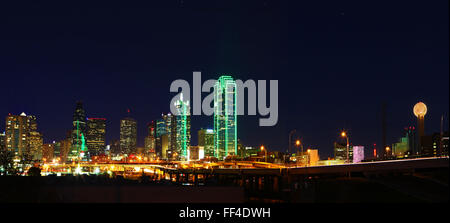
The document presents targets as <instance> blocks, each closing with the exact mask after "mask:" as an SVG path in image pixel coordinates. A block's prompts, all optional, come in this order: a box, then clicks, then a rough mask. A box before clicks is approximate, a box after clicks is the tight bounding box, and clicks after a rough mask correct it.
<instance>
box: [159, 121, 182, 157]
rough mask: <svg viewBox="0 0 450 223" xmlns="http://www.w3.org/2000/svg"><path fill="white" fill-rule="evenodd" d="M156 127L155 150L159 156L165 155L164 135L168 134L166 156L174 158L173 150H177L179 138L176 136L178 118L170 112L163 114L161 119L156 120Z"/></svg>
mask: <svg viewBox="0 0 450 223" xmlns="http://www.w3.org/2000/svg"><path fill="white" fill-rule="evenodd" d="M155 127H156V129H155V152H156V155H157V156H159V157H163V154H162V136H164V135H166V136H167V151H166V155H165V156H164V158H172V154H173V152H176V151H177V150H176V148H177V138H176V136H177V135H176V119H175V117H174V116H173V115H172V114H170V113H168V114H164V113H163V114H162V115H161V119H158V120H156V126H155Z"/></svg>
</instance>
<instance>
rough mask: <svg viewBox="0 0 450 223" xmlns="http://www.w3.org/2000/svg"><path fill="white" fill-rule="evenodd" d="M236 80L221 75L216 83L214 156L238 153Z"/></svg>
mask: <svg viewBox="0 0 450 223" xmlns="http://www.w3.org/2000/svg"><path fill="white" fill-rule="evenodd" d="M236 99H237V92H236V82H235V81H234V80H233V78H232V77H231V76H221V77H220V78H219V80H217V82H216V84H215V85H214V133H215V137H214V156H215V157H216V158H217V159H219V160H223V159H224V158H225V157H226V156H228V155H230V154H237V107H236Z"/></svg>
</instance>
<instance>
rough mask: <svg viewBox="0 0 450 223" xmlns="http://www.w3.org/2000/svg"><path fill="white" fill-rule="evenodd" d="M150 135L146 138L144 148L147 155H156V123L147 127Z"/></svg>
mask: <svg viewBox="0 0 450 223" xmlns="http://www.w3.org/2000/svg"><path fill="white" fill-rule="evenodd" d="M147 129H148V135H147V136H146V137H145V142H144V147H145V153H155V143H156V142H155V136H156V128H155V122H154V121H152V122H151V123H149V124H148V125H147Z"/></svg>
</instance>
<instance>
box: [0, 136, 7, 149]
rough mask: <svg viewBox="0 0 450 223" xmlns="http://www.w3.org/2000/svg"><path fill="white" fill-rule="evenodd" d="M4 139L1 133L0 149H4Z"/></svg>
mask: <svg viewBox="0 0 450 223" xmlns="http://www.w3.org/2000/svg"><path fill="white" fill-rule="evenodd" d="M5 143H6V137H5V132H3V133H1V132H0V149H3V148H6V144H5Z"/></svg>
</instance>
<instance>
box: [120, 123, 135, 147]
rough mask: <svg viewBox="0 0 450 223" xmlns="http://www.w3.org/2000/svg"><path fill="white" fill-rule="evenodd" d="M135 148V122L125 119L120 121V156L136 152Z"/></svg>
mask: <svg viewBox="0 0 450 223" xmlns="http://www.w3.org/2000/svg"><path fill="white" fill-rule="evenodd" d="M136 146H137V122H136V120H134V119H132V118H130V117H127V118H124V119H122V120H120V151H121V153H122V154H128V155H130V154H131V153H135V152H136Z"/></svg>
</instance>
